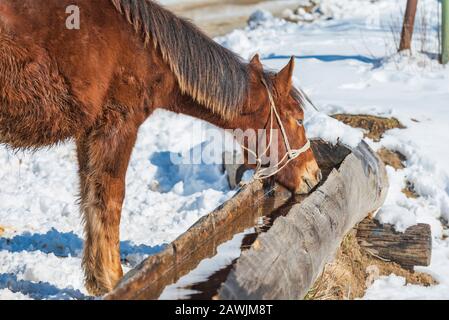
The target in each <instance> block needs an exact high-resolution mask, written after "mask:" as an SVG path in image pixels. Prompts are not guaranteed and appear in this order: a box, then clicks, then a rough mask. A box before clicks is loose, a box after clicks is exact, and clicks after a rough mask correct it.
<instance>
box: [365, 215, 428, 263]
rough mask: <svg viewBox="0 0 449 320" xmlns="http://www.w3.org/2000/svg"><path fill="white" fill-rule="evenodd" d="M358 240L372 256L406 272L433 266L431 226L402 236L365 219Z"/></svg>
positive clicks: (400, 233)
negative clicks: (418, 267)
mask: <svg viewBox="0 0 449 320" xmlns="http://www.w3.org/2000/svg"><path fill="white" fill-rule="evenodd" d="M357 240H358V242H359V244H360V245H361V246H362V247H363V248H365V249H366V250H367V251H368V252H369V253H371V254H373V255H375V256H377V257H380V258H382V259H385V260H388V261H392V262H396V263H397V264H399V265H401V266H402V267H404V268H406V269H412V268H413V267H414V266H428V265H429V264H430V259H431V256H432V232H431V230H430V225H428V224H418V225H416V226H412V227H410V228H408V229H407V230H406V231H405V232H404V233H402V232H397V231H395V229H394V226H392V225H390V224H385V225H383V224H381V223H380V222H378V221H376V220H372V219H365V220H364V221H362V222H361V223H360V224H359V226H358V228H357Z"/></svg>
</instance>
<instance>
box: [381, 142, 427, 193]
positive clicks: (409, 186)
mask: <svg viewBox="0 0 449 320" xmlns="http://www.w3.org/2000/svg"><path fill="white" fill-rule="evenodd" d="M377 154H378V155H379V158H380V159H381V160H382V161H383V162H384V163H385V165H387V166H390V167H393V168H395V169H396V170H401V169H404V168H405V161H406V160H407V158H406V157H405V156H404V155H403V154H402V153H400V152H399V151H391V150H389V149H387V148H382V149H380V150H379V151H377ZM402 192H403V193H404V194H405V195H406V196H407V198H411V199H417V198H419V195H418V194H417V193H416V191H415V186H414V185H413V183H411V182H410V181H407V183H406V186H405V188H404V189H402Z"/></svg>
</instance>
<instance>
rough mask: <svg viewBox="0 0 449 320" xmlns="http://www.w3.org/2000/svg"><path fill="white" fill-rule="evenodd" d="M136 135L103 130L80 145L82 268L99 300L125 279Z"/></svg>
mask: <svg viewBox="0 0 449 320" xmlns="http://www.w3.org/2000/svg"><path fill="white" fill-rule="evenodd" d="M136 131H137V130H135V129H129V128H105V127H103V128H101V129H99V130H93V131H92V132H90V133H89V134H88V135H85V136H84V137H82V138H80V139H79V140H78V141H77V151H78V160H79V171H80V172H79V173H80V183H81V210H82V214H83V219H84V223H85V244H84V254H83V262H82V264H83V268H84V272H85V285H86V288H87V290H88V291H89V293H90V294H93V295H96V296H99V295H103V294H105V293H107V292H109V291H111V290H112V289H113V288H114V287H115V285H116V284H117V282H118V281H119V280H120V279H121V277H122V276H123V271H122V266H121V262H120V238H119V228H120V218H121V211H122V205H123V200H124V197H125V176H126V171H127V167H128V164H129V160H130V157H131V152H132V149H133V147H134V144H135V141H136V135H137V133H136Z"/></svg>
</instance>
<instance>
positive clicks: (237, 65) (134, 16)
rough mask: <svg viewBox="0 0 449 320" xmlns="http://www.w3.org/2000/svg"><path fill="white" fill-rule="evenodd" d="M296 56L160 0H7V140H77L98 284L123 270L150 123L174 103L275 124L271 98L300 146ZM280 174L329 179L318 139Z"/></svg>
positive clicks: (2, 39) (186, 109)
mask: <svg viewBox="0 0 449 320" xmlns="http://www.w3.org/2000/svg"><path fill="white" fill-rule="evenodd" d="M69 5H76V6H78V7H79V9H80V19H81V20H80V28H78V29H77V28H75V29H68V28H67V24H66V20H67V13H66V9H67V7H68V6H69ZM293 68H294V62H293V60H292V61H291V62H290V63H289V65H288V66H287V67H285V68H284V69H283V70H282V71H281V72H280V73H278V74H274V73H270V72H266V71H264V70H263V67H262V64H261V63H260V61H259V59H258V57H257V56H256V57H255V58H254V59H253V60H252V61H251V63H249V64H248V63H244V62H243V61H242V60H241V59H240V58H238V57H237V56H236V55H234V54H233V53H231V52H230V51H228V50H227V49H225V48H223V47H221V46H219V45H218V44H216V43H215V42H214V41H212V40H211V39H210V38H208V37H207V36H206V35H204V34H203V33H202V32H201V31H199V30H198V29H197V28H195V27H194V26H193V25H192V24H191V23H190V22H188V21H186V20H183V19H181V18H178V17H176V16H175V15H174V14H172V13H171V12H169V11H167V10H166V9H164V8H162V7H161V6H159V5H158V4H156V3H154V2H152V1H150V0H95V1H92V0H20V1H19V0H0V143H3V144H6V145H8V146H10V147H12V148H17V149H35V148H40V147H46V146H51V145H55V144H58V143H60V142H63V141H66V140H68V139H73V140H74V141H76V145H77V153H78V160H79V175H80V183H81V188H80V197H81V210H82V214H83V218H84V222H85V234H86V241H85V248H84V257H83V267H84V270H85V281H86V286H87V289H88V290H89V292H90V293H92V294H95V295H100V294H104V293H106V292H108V291H109V290H111V289H112V288H113V287H114V286H115V285H116V283H117V282H118V281H119V279H120V278H121V277H122V267H121V263H120V254H119V223H120V215H121V210H122V203H123V200H124V196H125V174H126V171H127V167H128V162H129V160H130V156H131V152H132V150H133V146H134V144H135V141H136V136H137V131H138V129H139V126H140V125H141V124H142V123H143V122H144V121H145V120H146V119H147V118H148V117H149V116H150V115H151V114H152V112H153V111H154V110H155V109H157V108H164V109H167V110H170V111H174V112H178V113H184V114H188V115H191V116H194V117H197V118H200V119H203V120H206V121H208V122H211V123H213V124H215V125H217V126H219V127H222V128H227V129H228V128H229V129H234V128H240V129H243V130H246V129H261V128H266V127H267V125H268V123H269V118H270V115H272V108H271V107H270V106H271V104H270V98H272V103H274V104H275V105H276V106H277V112H278V113H279V118H278V120H280V121H281V123H282V124H283V126H284V128H285V130H284V131H285V134H286V137H284V136H282V135H280V136H279V143H278V145H279V148H280V150H279V154H280V156H281V155H283V154H285V152H286V149H287V148H286V144H285V143H284V142H285V138H288V140H289V141H290V143H291V148H301V147H303V145H304V144H306V142H307V138H306V135H305V131H304V128H303V127H302V126H301V125H300V124H301V123H300V122H299V124H298V120H302V119H303V117H304V114H303V111H302V109H301V99H300V95H299V94H298V92H297V91H296V90H295V89H294V88H293V86H292V73H293ZM167 126H170V123H167ZM275 126H276V128H278V126H279V123H275ZM276 179H277V181H278V182H279V183H281V184H283V185H285V186H286V187H288V188H290V189H291V190H293V191H295V192H299V193H306V192H309V191H310V190H311V188H313V187H314V186H315V185H316V184H317V183H318V181H319V179H320V172H319V169H318V166H317V164H316V162H315V158H314V155H313V153H312V151H311V150H308V151H306V152H304V153H302V154H301V155H300V156H299V157H297V158H296V159H294V161H291V162H290V163H289V165H288V166H287V167H286V168H285V170H282V171H281V172H279V173H278V174H277V176H276Z"/></svg>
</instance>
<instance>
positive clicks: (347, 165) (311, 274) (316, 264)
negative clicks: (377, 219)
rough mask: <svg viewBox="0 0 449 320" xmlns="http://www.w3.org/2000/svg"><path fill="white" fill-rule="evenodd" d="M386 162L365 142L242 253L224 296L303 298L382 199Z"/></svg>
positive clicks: (240, 297) (383, 195)
mask: <svg viewBox="0 0 449 320" xmlns="http://www.w3.org/2000/svg"><path fill="white" fill-rule="evenodd" d="M387 191H388V179H387V174H386V170H385V167H384V165H383V163H382V162H381V161H380V160H379V158H378V157H377V155H376V154H375V153H374V152H373V151H372V150H371V149H370V148H369V147H368V146H367V145H366V143H364V142H362V143H361V144H360V145H359V146H358V147H357V148H355V149H354V150H352V153H351V154H349V155H348V156H347V157H346V158H345V160H344V161H343V162H342V163H341V165H340V166H339V168H338V169H334V170H333V171H332V172H331V173H330V175H329V177H328V178H327V180H326V181H325V182H324V184H323V185H321V186H320V187H319V188H318V189H317V190H316V191H315V192H314V193H312V194H311V195H309V196H308V197H307V198H306V199H304V200H303V201H302V202H301V203H300V204H298V205H296V206H293V208H292V209H291V211H290V212H289V214H288V215H287V216H286V217H280V218H278V219H277V220H276V221H275V223H274V225H273V227H272V228H271V229H270V230H269V231H268V232H267V233H264V234H262V235H260V236H259V237H258V238H257V240H256V241H255V242H254V244H253V245H252V247H251V249H249V250H247V251H245V252H243V253H242V255H241V257H240V258H239V260H238V261H237V263H236V265H235V266H234V268H233V270H232V271H231V273H230V275H229V276H228V278H227V280H226V281H225V283H224V284H223V285H222V286H221V289H220V291H219V295H218V297H219V298H220V299H255V300H263V299H302V298H303V297H304V296H305V295H306V294H307V292H308V290H309V289H310V287H311V286H312V285H313V283H314V282H315V280H316V279H317V277H318V276H319V275H320V273H321V272H322V270H323V268H324V266H325V264H326V263H328V262H330V261H331V260H332V259H333V257H334V255H335V253H336V251H337V249H338V247H339V246H340V243H341V241H342V240H343V238H344V236H345V235H346V234H347V233H348V232H349V231H350V230H351V229H352V228H353V227H354V226H355V225H356V224H358V223H359V222H361V221H362V220H363V219H364V218H365V217H366V216H367V215H368V214H369V213H370V212H373V211H375V210H377V209H378V208H379V207H381V206H382V204H383V203H384V200H385V197H386V194H387Z"/></svg>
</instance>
